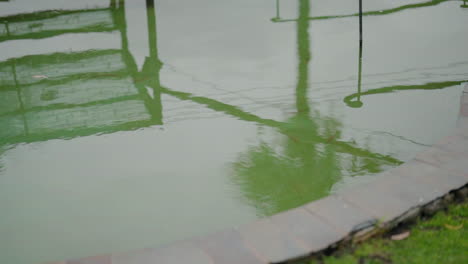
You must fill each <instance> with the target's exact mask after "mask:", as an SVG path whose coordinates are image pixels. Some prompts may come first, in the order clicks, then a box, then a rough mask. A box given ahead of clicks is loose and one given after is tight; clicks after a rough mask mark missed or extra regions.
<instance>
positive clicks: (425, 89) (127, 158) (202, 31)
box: [0, 0, 468, 264]
mask: <svg viewBox="0 0 468 264" xmlns="http://www.w3.org/2000/svg"><path fill="white" fill-rule="evenodd" d="M146 2H148V3H146ZM363 4H364V16H363V24H362V26H363V42H362V49H360V45H359V18H358V16H357V12H358V1H347V0H340V1H326V0H289V1H287V0H280V1H276V0H237V1H228V0H221V1H220V0H216V1H215V0H211V1H208V0H196V1H195V0H180V1H169V0H155V3H154V8H153V7H152V6H151V1H145V0H132V1H130V0H127V1H126V2H124V1H119V0H116V1H104V0H102V1H101V0H84V1H71V0H69V1H59V0H43V1H28V0H10V1H0V263H2V264H3V263H5V264H34V263H42V262H46V261H53V260H63V259H70V258H76V257H83V256H90V255H97V254H103V253H109V252H118V251H127V250H132V249H138V248H143V247H156V246H160V245H163V244H166V243H170V242H173V241H177V240H181V239H186V238H190V237H194V236H197V235H203V234H207V233H209V232H213V231H216V230H220V229H223V228H229V227H233V226H239V225H242V224H244V223H248V222H250V221H253V220H255V219H258V218H261V217H265V216H268V215H271V214H274V213H277V212H280V211H284V210H287V209H289V208H293V207H296V206H299V205H302V204H304V203H307V202H309V201H312V200H315V199H319V198H321V197H323V196H326V195H328V194H330V193H333V192H335V191H336V190H339V189H340V188H343V187H346V186H351V185H356V184H362V183H363V182H366V181H368V180H369V179H372V178H373V177H374V176H375V174H377V173H379V172H381V171H383V170H386V169H389V168H391V167H394V166H398V165H399V164H401V163H403V162H405V161H407V160H409V159H411V158H412V157H413V156H414V155H415V154H416V153H418V152H420V151H422V150H424V149H425V148H427V147H429V146H430V145H431V144H432V143H433V142H435V141H437V140H438V139H440V138H441V137H443V136H444V135H446V134H448V133H450V131H451V130H452V129H453V128H454V127H455V125H456V121H457V115H458V109H459V97H460V94H461V87H462V85H463V84H464V83H466V82H467V81H468V52H467V47H468V28H467V25H468V9H466V8H464V4H463V1H444V0H434V1H424V0H422V1H403V0H396V1H384V0H373V1H366V0H364V2H363ZM360 57H361V59H360Z"/></svg>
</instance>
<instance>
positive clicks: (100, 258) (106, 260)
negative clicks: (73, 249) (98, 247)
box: [66, 255, 112, 264]
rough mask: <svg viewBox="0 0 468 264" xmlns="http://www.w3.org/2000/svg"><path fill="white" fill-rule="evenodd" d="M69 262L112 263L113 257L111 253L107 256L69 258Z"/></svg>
mask: <svg viewBox="0 0 468 264" xmlns="http://www.w3.org/2000/svg"><path fill="white" fill-rule="evenodd" d="M66 263H67V264H112V259H111V256H110V255H107V256H96V257H88V258H82V259H76V260H69V261H67V262H66Z"/></svg>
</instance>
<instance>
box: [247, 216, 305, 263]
mask: <svg viewBox="0 0 468 264" xmlns="http://www.w3.org/2000/svg"><path fill="white" fill-rule="evenodd" d="M238 230H239V232H240V234H241V237H242V239H243V240H244V241H245V243H246V245H247V246H248V247H249V248H251V249H252V251H254V252H256V253H258V254H259V255H260V256H261V257H262V259H265V260H268V262H269V263H281V262H284V261H287V260H292V259H298V258H302V257H305V256H307V255H308V254H309V249H308V245H307V244H305V242H302V241H300V240H298V239H297V238H295V237H293V236H292V235H291V234H290V233H288V232H285V231H282V230H281V229H280V228H279V227H278V226H276V225H274V224H273V223H272V222H271V220H270V219H268V218H267V219H262V220H259V221H256V222H254V223H251V224H249V225H245V226H243V227H240V228H239V229H238Z"/></svg>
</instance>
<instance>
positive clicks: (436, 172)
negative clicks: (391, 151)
mask: <svg viewBox="0 0 468 264" xmlns="http://www.w3.org/2000/svg"><path fill="white" fill-rule="evenodd" d="M387 174H388V175H392V177H396V178H397V179H408V180H411V181H413V182H415V183H414V184H415V185H418V186H419V185H423V186H425V187H424V188H427V190H426V192H423V193H421V194H422V196H421V197H420V198H422V199H423V200H422V201H421V203H427V202H429V201H431V200H434V199H437V198H439V197H441V196H443V195H444V194H446V193H448V192H449V191H451V190H453V189H457V188H459V187H460V186H463V185H464V184H465V182H466V179H465V177H464V176H463V175H460V174H457V173H454V172H451V171H448V170H445V169H441V168H439V167H436V166H434V165H431V164H427V163H423V162H420V161H417V160H412V161H410V162H408V163H405V164H403V165H401V166H399V167H397V168H394V169H392V170H390V171H388V172H387Z"/></svg>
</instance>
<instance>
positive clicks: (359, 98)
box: [357, 0, 362, 102]
mask: <svg viewBox="0 0 468 264" xmlns="http://www.w3.org/2000/svg"><path fill="white" fill-rule="evenodd" d="M358 68H359V69H358V97H357V101H358V102H361V75H362V0H359V67H358Z"/></svg>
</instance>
